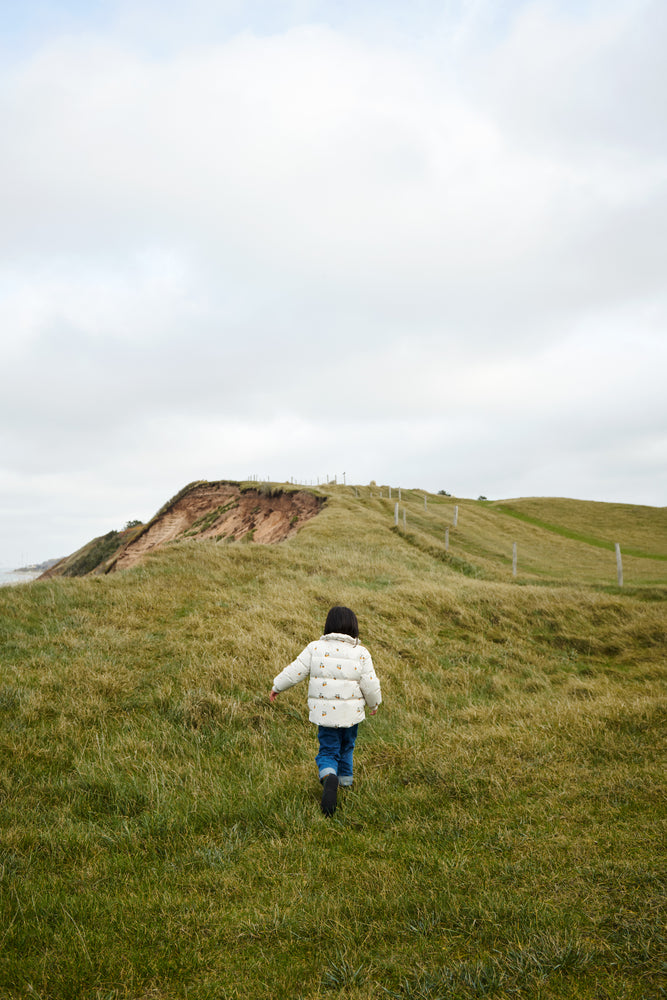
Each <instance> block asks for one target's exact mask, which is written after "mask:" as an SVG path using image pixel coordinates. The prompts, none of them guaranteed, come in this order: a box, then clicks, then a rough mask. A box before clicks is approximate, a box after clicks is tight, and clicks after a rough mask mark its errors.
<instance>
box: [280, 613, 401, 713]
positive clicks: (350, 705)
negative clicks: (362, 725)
mask: <svg viewBox="0 0 667 1000" xmlns="http://www.w3.org/2000/svg"><path fill="white" fill-rule="evenodd" d="M306 676H308V677H309V678H310V680H309V682H308V710H309V719H310V721H311V722H313V723H315V725H316V726H332V727H333V728H335V729H347V728H348V727H349V726H356V724H357V723H358V722H362V721H363V720H364V719H365V718H366V713H365V711H364V709H365V707H366V705H368V707H369V708H370V709H374V708H377V706H378V705H379V704H380V702H381V701H382V693H381V691H380V682H379V680H378V678H377V675H376V673H375V670H374V669H373V661H372V659H371V654H370V653H369V652H368V650H367V649H366V647H365V646H362V645H361V643H360V642H359V640H358V639H353V638H352V637H351V636H349V635H342V634H340V633H336V632H332V633H330V634H329V635H323V636H322V637H321V638H320V639H316V640H315V642H311V643H309V645H308V646H306V648H305V649H304V650H303V651H302V652H301V653H299V655H298V656H297V658H296V660H294V662H293V663H290V664H289V666H287V667H285V669H284V670H282V671H281V672H280V673H279V674H278V676H277V677H276V678H275V680H274V682H273V687H274V689H275V690H276V691H286V690H287V689H288V688H291V687H293V686H294V685H295V684H298V683H299V682H300V681H302V680H305V678H306Z"/></svg>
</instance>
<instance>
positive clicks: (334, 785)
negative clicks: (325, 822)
mask: <svg viewBox="0 0 667 1000" xmlns="http://www.w3.org/2000/svg"><path fill="white" fill-rule="evenodd" d="M322 785H323V789H324V790H323V792H322V812H323V813H324V815H325V816H333V814H334V812H335V811H336V800H337V799H338V777H337V776H336V775H335V774H327V776H326V777H325V779H324V781H323V782H322Z"/></svg>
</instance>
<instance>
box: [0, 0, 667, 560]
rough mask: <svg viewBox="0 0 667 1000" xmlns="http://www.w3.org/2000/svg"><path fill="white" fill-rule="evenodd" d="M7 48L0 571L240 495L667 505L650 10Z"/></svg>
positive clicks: (165, 6) (294, 18) (380, 6)
mask: <svg viewBox="0 0 667 1000" xmlns="http://www.w3.org/2000/svg"><path fill="white" fill-rule="evenodd" d="M0 33H1V39H0V130H1V134H2V136H3V141H2V144H1V146H0V185H1V189H2V192H3V197H2V199H1V201H0V205H1V207H0V303H1V306H0V308H1V310H2V342H1V346H0V362H1V368H0V371H1V373H2V374H1V377H2V389H1V393H0V407H1V412H2V421H1V432H0V513H1V518H0V566H5V567H7V566H14V565H18V564H23V563H24V562H32V561H38V560H42V559H46V558H49V557H55V556H61V555H65V554H67V553H69V552H72V551H74V550H75V549H76V548H78V547H79V546H80V545H82V544H83V543H84V542H86V541H88V540H89V539H90V538H91V537H93V536H95V535H99V534H102V533H104V532H106V531H109V530H110V529H112V528H121V527H123V525H124V524H125V522H126V521H128V520H130V519H133V518H140V519H141V520H146V519H148V518H149V517H150V516H151V515H152V514H153V513H154V512H155V510H156V509H157V508H158V507H160V506H161V505H162V503H163V502H164V501H166V500H167V499H168V498H169V497H170V496H171V495H173V494H174V493H175V492H177V490H179V489H180V488H181V487H182V486H184V485H185V484H186V483H188V482H190V481H192V480H194V479H221V478H232V479H238V478H246V477H247V476H248V475H249V474H253V473H255V474H257V475H260V476H262V477H264V476H270V477H271V478H272V479H275V480H283V479H287V478H289V477H292V476H293V477H295V478H297V479H300V480H311V479H312V480H314V479H316V478H317V477H318V476H319V477H324V476H325V475H327V474H329V475H332V476H333V475H334V474H338V476H339V477H340V476H342V474H343V472H345V473H346V478H347V481H348V482H359V483H367V482H369V481H370V480H371V479H375V480H377V481H378V482H385V483H391V484H394V485H402V486H405V487H411V486H415V487H421V488H424V489H428V490H431V491H437V490H439V489H446V490H448V491H449V492H451V493H454V494H455V495H458V496H462V497H464V496H469V497H477V496H478V495H480V494H483V495H485V496H487V497H489V499H497V498H506V497H516V496H569V497H580V498H585V499H592V500H613V501H623V502H629V503H638V504H651V505H658V506H663V505H665V504H666V503H667V389H666V383H667V378H666V375H667V281H666V277H667V127H666V123H667V62H666V61H665V56H664V46H665V39H666V38H667V3H665V0H654V2H651V0H599V2H596V0H552V2H537V0H507V2H502V0H437V2H436V0H415V2H412V3H405V2H403V0H400V2H399V0H328V2H327V0H263V2H262V0H254V2H242V0H190V2H189V3H188V4H184V3H183V2H182V0H105V2H97V3H95V2H91V0H41V2H40V0H22V2H21V3H20V4H10V3H2V4H1V5H0Z"/></svg>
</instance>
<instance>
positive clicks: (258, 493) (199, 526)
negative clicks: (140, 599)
mask: <svg viewBox="0 0 667 1000" xmlns="http://www.w3.org/2000/svg"><path fill="white" fill-rule="evenodd" d="M272 494H273V495H272ZM323 503H324V498H322V497H318V496H315V494H313V493H309V492H305V491H299V492H291V493H285V492H282V491H280V490H278V489H276V488H275V487H274V488H273V489H263V488H261V487H260V488H259V489H242V488H241V487H240V486H239V484H238V483H230V482H218V483H195V484H193V485H192V486H191V487H186V489H185V490H183V491H182V492H181V493H180V494H179V495H178V496H177V497H176V498H175V500H173V501H172V502H171V503H169V504H167V505H166V507H165V508H163V510H162V511H160V512H159V513H158V514H156V516H155V517H154V518H153V519H152V521H150V522H149V524H148V525H147V526H146V528H145V529H144V530H143V531H142V532H141V533H140V534H139V535H138V537H136V538H135V539H134V540H133V541H131V542H130V543H129V544H128V545H126V546H124V547H123V548H122V549H121V550H120V552H119V553H118V555H117V557H116V559H115V560H114V562H113V563H112V564H111V566H110V567H109V570H117V569H126V568H127V567H128V566H133V565H134V564H135V563H136V562H138V560H139V559H141V558H142V556H144V555H145V554H146V553H147V552H150V551H152V550H153V549H155V548H158V547H159V546H160V545H164V544H165V543H166V542H171V541H174V540H175V539H177V538H192V539H194V540H197V541H199V540H200V539H203V538H215V539H217V540H218V541H220V540H222V539H227V538H228V539H232V540H237V539H239V538H243V537H245V536H249V537H250V539H251V540H252V541H253V542H259V543H264V544H266V543H269V542H281V541H283V540H284V539H285V538H289V537H290V536H291V535H294V534H295V533H296V532H297V531H298V530H299V528H300V527H301V526H302V525H303V524H304V523H305V522H306V521H308V520H310V518H311V517H314V516H315V514H317V513H318V511H319V510H320V507H321V506H322V504H323Z"/></svg>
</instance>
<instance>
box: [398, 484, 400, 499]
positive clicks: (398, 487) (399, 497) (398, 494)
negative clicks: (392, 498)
mask: <svg viewBox="0 0 667 1000" xmlns="http://www.w3.org/2000/svg"><path fill="white" fill-rule="evenodd" d="M398 499H399V500H400V499H401V487H400V486H399V487H398Z"/></svg>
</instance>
